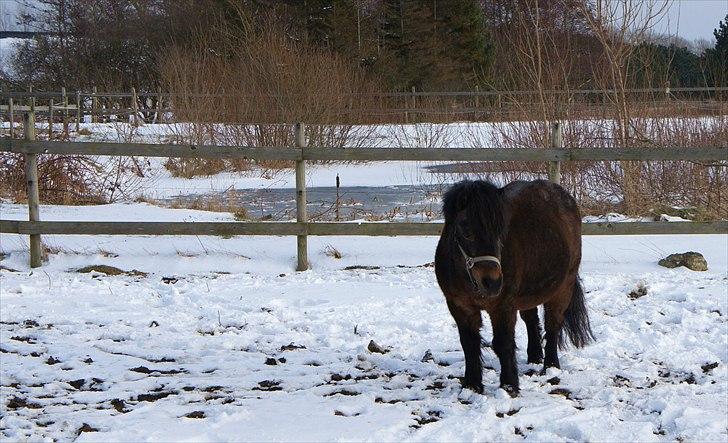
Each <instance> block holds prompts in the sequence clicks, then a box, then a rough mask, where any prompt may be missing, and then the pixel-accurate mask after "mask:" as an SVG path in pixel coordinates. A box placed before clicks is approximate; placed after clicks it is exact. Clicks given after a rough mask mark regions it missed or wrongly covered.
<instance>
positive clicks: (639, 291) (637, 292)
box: [629, 282, 647, 300]
mask: <svg viewBox="0 0 728 443" xmlns="http://www.w3.org/2000/svg"><path fill="white" fill-rule="evenodd" d="M645 295H647V286H645V284H644V283H642V282H640V283H638V284H637V287H636V288H634V289H632V291H631V292H630V293H629V298H630V300H637V299H638V298H642V297H644V296H645Z"/></svg>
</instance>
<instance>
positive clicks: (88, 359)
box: [83, 357, 94, 365]
mask: <svg viewBox="0 0 728 443" xmlns="http://www.w3.org/2000/svg"><path fill="white" fill-rule="evenodd" d="M83 362H84V363H86V364H87V365H90V364H91V363H93V362H94V360H93V359H92V358H91V357H89V358H87V359H86V360H84V361H83Z"/></svg>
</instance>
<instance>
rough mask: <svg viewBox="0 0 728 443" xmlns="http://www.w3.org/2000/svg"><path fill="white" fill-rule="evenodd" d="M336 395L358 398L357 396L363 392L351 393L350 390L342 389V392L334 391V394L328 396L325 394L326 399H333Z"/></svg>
mask: <svg viewBox="0 0 728 443" xmlns="http://www.w3.org/2000/svg"><path fill="white" fill-rule="evenodd" d="M334 395H346V396H349V397H352V396H356V395H361V392H357V391H351V390H349V389H342V390H340V391H334V392H329V393H328V394H324V397H333V396H334Z"/></svg>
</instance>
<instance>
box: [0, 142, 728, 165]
mask: <svg viewBox="0 0 728 443" xmlns="http://www.w3.org/2000/svg"><path fill="white" fill-rule="evenodd" d="M0 152H15V153H21V154H63V155H103V156H139V157H180V158H191V157H194V158H239V159H249V160H298V161H300V160H310V161H325V160H331V161H354V160H361V161H398V160H399V161H535V162H541V161H602V160H605V161H622V160H635V161H668V160H675V161H678V160H684V161H722V160H728V146H723V147H695V148H670V147H666V148H577V149H566V148H558V149H554V148H484V149H477V148H316V147H312V148H299V147H294V146H291V147H240V146H218V145H184V144H180V145H157V144H144V143H101V142H81V143H79V142H55V141H28V140H12V139H0Z"/></svg>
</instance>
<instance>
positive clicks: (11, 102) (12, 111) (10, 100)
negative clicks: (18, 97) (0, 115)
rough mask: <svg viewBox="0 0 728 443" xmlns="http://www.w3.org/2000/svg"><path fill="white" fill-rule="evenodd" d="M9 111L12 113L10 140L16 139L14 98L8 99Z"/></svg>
mask: <svg viewBox="0 0 728 443" xmlns="http://www.w3.org/2000/svg"><path fill="white" fill-rule="evenodd" d="M8 110H9V111H10V138H15V105H14V104H13V98H12V97H10V98H9V99H8Z"/></svg>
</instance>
